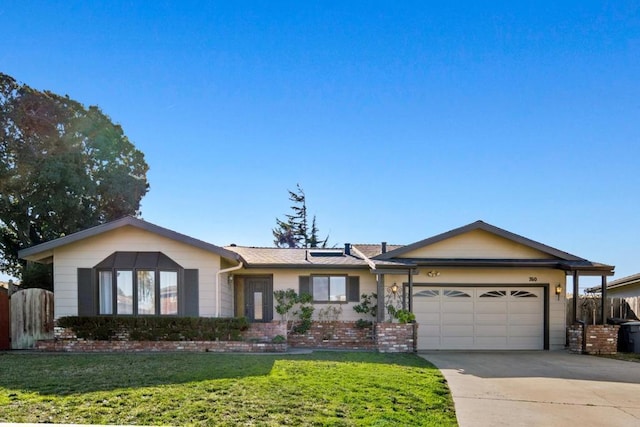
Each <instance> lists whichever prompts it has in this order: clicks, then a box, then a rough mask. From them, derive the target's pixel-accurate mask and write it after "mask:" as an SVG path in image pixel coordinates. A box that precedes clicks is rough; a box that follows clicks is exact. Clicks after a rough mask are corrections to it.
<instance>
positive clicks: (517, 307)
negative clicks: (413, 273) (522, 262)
mask: <svg viewBox="0 0 640 427" xmlns="http://www.w3.org/2000/svg"><path fill="white" fill-rule="evenodd" d="M416 294H421V295H422V296H421V297H416V298H414V307H413V308H414V312H415V314H416V320H417V322H418V323H419V324H420V326H419V328H418V348H419V349H441V350H445V349H451V350H467V349H470V350H473V349H476V350H491V349H496V350H508V349H514V350H516V349H517V350H532V349H542V348H543V345H544V301H543V298H542V297H543V295H544V291H543V289H542V288H535V287H526V286H523V287H518V288H513V287H487V286H482V287H472V286H468V287H459V288H450V287H440V288H438V287H431V288H428V289H425V288H421V287H417V288H416ZM414 295H415V294H414Z"/></svg>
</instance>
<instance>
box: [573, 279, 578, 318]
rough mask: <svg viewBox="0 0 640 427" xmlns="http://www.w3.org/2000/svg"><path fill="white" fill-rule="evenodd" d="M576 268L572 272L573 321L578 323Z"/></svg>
mask: <svg viewBox="0 0 640 427" xmlns="http://www.w3.org/2000/svg"><path fill="white" fill-rule="evenodd" d="M578 277H579V275H578V270H575V271H574V272H573V323H574V324H575V323H578V296H579V295H578V289H579V288H578V282H579V279H578Z"/></svg>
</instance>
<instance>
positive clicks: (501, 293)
mask: <svg viewBox="0 0 640 427" xmlns="http://www.w3.org/2000/svg"><path fill="white" fill-rule="evenodd" d="M506 296H507V291H489V292H485V293H483V294H482V295H480V298H502V297H506Z"/></svg>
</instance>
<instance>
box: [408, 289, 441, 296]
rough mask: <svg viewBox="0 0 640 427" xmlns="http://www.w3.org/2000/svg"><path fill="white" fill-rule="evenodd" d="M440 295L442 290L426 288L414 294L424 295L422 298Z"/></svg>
mask: <svg viewBox="0 0 640 427" xmlns="http://www.w3.org/2000/svg"><path fill="white" fill-rule="evenodd" d="M438 295H440V291H438V290H435V289H426V290H424V291H420V292H416V293H415V294H413V296H414V297H422V298H434V297H437V296H438Z"/></svg>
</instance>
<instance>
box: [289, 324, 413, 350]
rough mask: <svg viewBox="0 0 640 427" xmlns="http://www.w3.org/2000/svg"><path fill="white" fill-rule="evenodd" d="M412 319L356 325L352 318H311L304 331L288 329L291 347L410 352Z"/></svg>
mask: <svg viewBox="0 0 640 427" xmlns="http://www.w3.org/2000/svg"><path fill="white" fill-rule="evenodd" d="M417 328H418V325H417V324H415V323H409V324H402V323H376V324H374V325H373V327H369V328H358V327H356V325H355V322H340V321H336V322H313V323H312V325H311V328H310V329H309V330H308V331H307V332H306V333H304V334H294V333H290V334H289V336H288V337H287V342H288V343H289V346H290V347H292V348H326V349H340V350H378V351H379V352H381V353H413V352H415V351H416V348H417V339H416V338H417Z"/></svg>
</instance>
